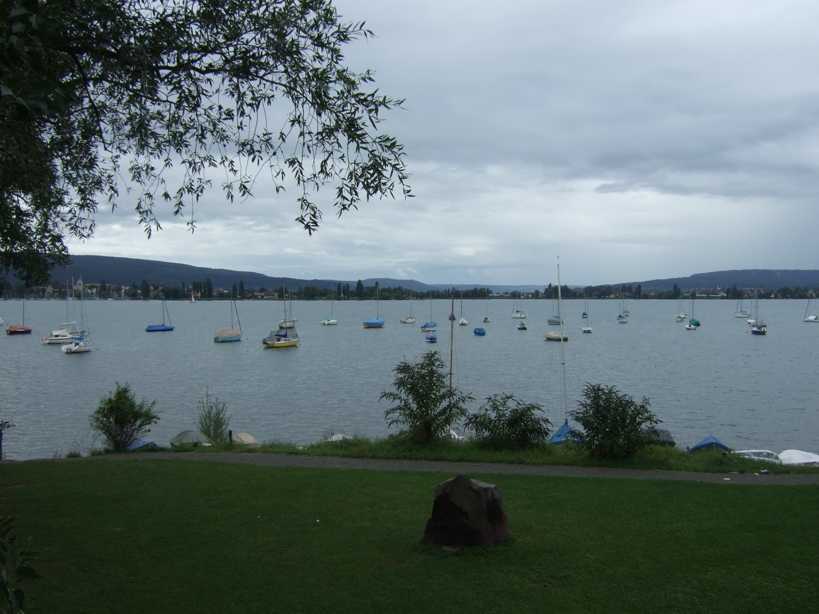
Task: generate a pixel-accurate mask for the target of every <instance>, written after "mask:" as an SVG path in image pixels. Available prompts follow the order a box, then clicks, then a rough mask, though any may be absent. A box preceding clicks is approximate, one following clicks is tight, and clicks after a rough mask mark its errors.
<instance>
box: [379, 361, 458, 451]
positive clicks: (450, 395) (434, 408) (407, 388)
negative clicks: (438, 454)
mask: <svg viewBox="0 0 819 614" xmlns="http://www.w3.org/2000/svg"><path fill="white" fill-rule="evenodd" d="M443 369H444V362H443V361H442V360H441V357H440V356H439V355H438V352H427V353H426V354H424V355H423V356H422V357H421V359H420V360H419V361H418V362H417V363H411V362H407V361H401V362H400V363H398V366H396V367H395V369H393V373H395V379H394V380H393V387H394V388H395V390H394V391H391V392H384V393H382V394H381V398H382V399H385V400H387V401H392V402H394V403H395V405H393V406H392V407H391V408H389V409H388V410H387V411H386V412H385V413H384V418H385V419H386V420H387V424H388V425H389V426H391V427H392V426H399V427H405V428H406V434H407V435H408V436H409V437H410V439H412V440H413V441H415V442H417V443H429V442H432V441H435V440H437V439H441V438H443V437H447V436H448V435H449V429H451V428H452V426H453V425H454V424H455V423H456V422H457V421H458V420H460V419H461V418H463V417H464V416H465V415H466V403H467V402H468V401H469V400H470V399H471V398H472V397H470V396H469V395H467V394H463V393H461V392H460V391H459V390H458V389H457V388H451V389H450V388H449V386H448V384H447V376H446V373H444V370H443Z"/></svg>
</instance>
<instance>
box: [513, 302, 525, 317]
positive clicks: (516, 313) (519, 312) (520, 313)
mask: <svg viewBox="0 0 819 614" xmlns="http://www.w3.org/2000/svg"><path fill="white" fill-rule="evenodd" d="M512 317H513V318H514V319H515V320H525V319H526V312H525V311H523V310H521V309H518V306H517V304H513V305H512Z"/></svg>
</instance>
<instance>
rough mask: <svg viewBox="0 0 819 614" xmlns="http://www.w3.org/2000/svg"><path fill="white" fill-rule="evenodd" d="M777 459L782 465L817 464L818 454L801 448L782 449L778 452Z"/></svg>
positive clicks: (818, 464) (818, 462)
mask: <svg viewBox="0 0 819 614" xmlns="http://www.w3.org/2000/svg"><path fill="white" fill-rule="evenodd" d="M779 460H781V461H782V464H783V465H817V466H819V454H814V453H813V452H805V451H803V450H783V451H782V452H780V453H779Z"/></svg>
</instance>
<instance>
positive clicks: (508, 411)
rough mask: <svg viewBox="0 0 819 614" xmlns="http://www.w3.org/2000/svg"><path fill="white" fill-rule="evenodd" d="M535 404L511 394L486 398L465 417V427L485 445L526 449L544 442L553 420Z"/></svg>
mask: <svg viewBox="0 0 819 614" xmlns="http://www.w3.org/2000/svg"><path fill="white" fill-rule="evenodd" d="M542 413H543V407H542V406H540V405H538V404H537V403H524V402H523V401H521V400H519V399H516V398H515V397H514V396H513V395H511V394H495V395H492V396H490V397H487V398H486V403H484V404H483V405H482V406H481V408H480V410H479V412H478V413H476V414H471V415H470V416H469V417H468V418H467V419H466V428H467V429H469V430H471V431H472V432H473V433H475V438H476V439H477V440H478V441H479V442H481V443H482V444H485V445H490V446H493V447H497V448H527V447H531V446H535V445H538V444H542V443H545V441H546V439H548V437H549V433H550V431H551V427H552V423H551V422H550V421H549V419H548V418H547V417H545V416H541V415H538V414H542Z"/></svg>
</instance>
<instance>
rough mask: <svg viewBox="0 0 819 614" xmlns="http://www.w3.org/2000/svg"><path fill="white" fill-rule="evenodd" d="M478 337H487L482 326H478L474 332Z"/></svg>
mask: <svg viewBox="0 0 819 614" xmlns="http://www.w3.org/2000/svg"><path fill="white" fill-rule="evenodd" d="M472 332H473V333H474V334H475V336H476V337H485V336H486V329H485V328H483V327H482V326H478V327H477V328H476V329H475V330H473V331H472Z"/></svg>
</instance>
